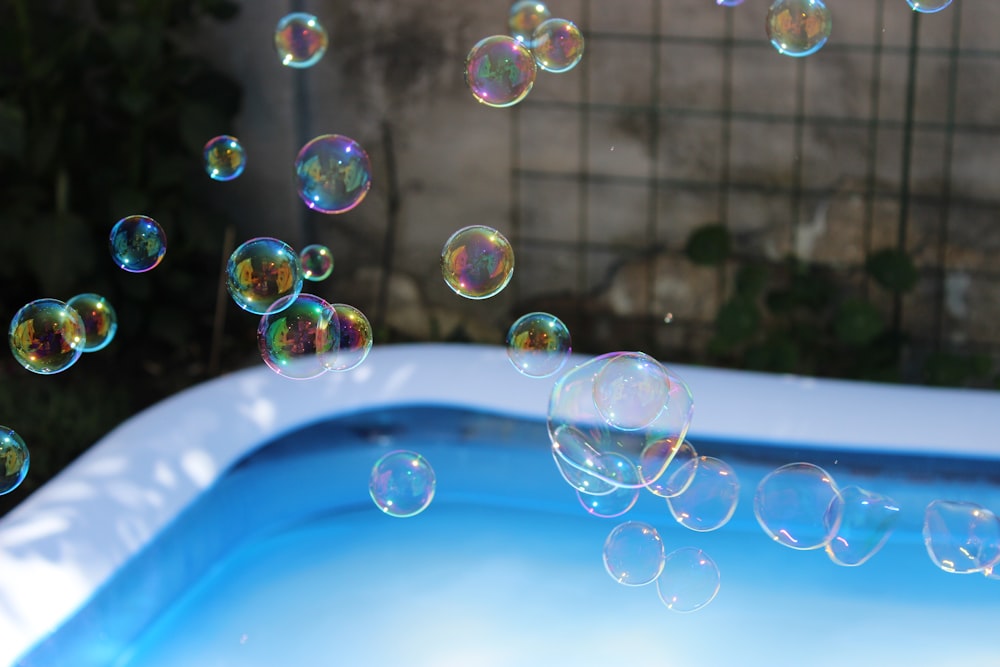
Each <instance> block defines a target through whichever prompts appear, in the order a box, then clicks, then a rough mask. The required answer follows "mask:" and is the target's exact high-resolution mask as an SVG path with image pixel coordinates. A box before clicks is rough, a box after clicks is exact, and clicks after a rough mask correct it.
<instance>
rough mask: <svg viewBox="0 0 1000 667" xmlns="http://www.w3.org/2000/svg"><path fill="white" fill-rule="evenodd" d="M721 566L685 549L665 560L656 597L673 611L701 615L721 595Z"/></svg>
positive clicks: (695, 551) (668, 555) (693, 550)
mask: <svg viewBox="0 0 1000 667" xmlns="http://www.w3.org/2000/svg"><path fill="white" fill-rule="evenodd" d="M719 583H720V576H719V566H718V565H716V564H715V561H714V560H712V559H711V558H709V556H708V554H706V553H705V552H704V551H702V550H701V549H695V548H694V547H682V548H680V549H677V550H676V551H671V552H670V553H669V554H667V555H666V557H665V558H664V559H663V572H662V573H660V576H659V578H657V580H656V593H657V595H659V596H660V601H661V602H663V604H665V605H666V606H667V609H669V610H670V611H676V612H680V613H689V612H692V611H698V610H699V609H701V608H702V607H704V606H705V605H707V604H708V603H709V602H711V601H712V600H714V599H715V596H716V595H717V594H718V592H719Z"/></svg>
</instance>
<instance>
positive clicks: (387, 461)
mask: <svg viewBox="0 0 1000 667" xmlns="http://www.w3.org/2000/svg"><path fill="white" fill-rule="evenodd" d="M436 484H437V481H436V478H435V476H434V469H433V468H431V464H430V463H428V462H427V459H425V458H424V457H423V456H421V455H420V454H417V453H416V452H409V451H405V450H399V451H395V452H389V453H388V454H386V455H385V456H383V457H382V458H380V459H379V460H378V461H376V462H375V466H374V467H373V468H372V475H371V479H370V480H369V482H368V493H369V494H370V495H371V497H372V500H373V501H375V504H376V505H377V506H378V508H379V509H380V510H382V511H383V512H385V513H386V514H388V515H389V516H394V517H399V518H405V517H410V516H415V515H417V514H420V513H421V512H423V511H424V510H425V509H427V506H428V505H430V504H431V500H433V499H434V488H435V486H436Z"/></svg>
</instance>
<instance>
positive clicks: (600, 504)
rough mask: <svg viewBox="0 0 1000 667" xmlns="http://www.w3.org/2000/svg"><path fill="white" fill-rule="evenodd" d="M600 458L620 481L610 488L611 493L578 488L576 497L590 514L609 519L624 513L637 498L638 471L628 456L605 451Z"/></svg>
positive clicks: (631, 506)
mask: <svg viewBox="0 0 1000 667" xmlns="http://www.w3.org/2000/svg"><path fill="white" fill-rule="evenodd" d="M601 458H602V462H603V465H604V466H605V467H606V469H607V470H608V471H609V472H610V474H612V475H614V476H616V477H618V478H620V479H621V480H622V483H621V484H620V485H618V486H616V487H615V488H614V489H612V491H611V493H605V494H601V495H593V494H590V493H584V492H581V491H579V490H578V491H577V492H576V497H577V500H578V501H579V502H580V505H582V506H583V509H585V510H586V511H587V513H588V514H590V515H591V516H596V517H600V518H602V519H610V518H613V517H618V516H621V515H623V514H625V513H626V512H628V511H629V510H630V509H632V508H633V507H634V506H635V503H636V501H637V500H639V488H638V487H639V485H638V484H637V480H638V476H639V472H638V471H637V470H636V469H635V466H634V465H632V462H631V461H629V460H628V458H626V457H624V456H621V455H620V454H615V453H607V454H604V455H603V456H602V457H601Z"/></svg>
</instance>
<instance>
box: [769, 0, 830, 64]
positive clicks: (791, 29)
mask: <svg viewBox="0 0 1000 667" xmlns="http://www.w3.org/2000/svg"><path fill="white" fill-rule="evenodd" d="M765 27H766V29H767V38H768V39H769V40H771V44H772V45H773V46H774V48H776V49H777V50H778V52H779V53H782V54H784V55H786V56H792V57H794V58H803V57H805V56H808V55H812V54H813V53H816V52H817V51H819V50H820V49H821V48H823V45H824V44H826V41H827V40H828V39H829V38H830V30H831V29H832V27H833V21H832V19H831V18H830V10H829V8H828V7H827V6H826V5H825V4H824V3H823V2H822V0H775V2H774V3H773V4H772V5H771V7H770V9H768V11H767V23H766V24H765Z"/></svg>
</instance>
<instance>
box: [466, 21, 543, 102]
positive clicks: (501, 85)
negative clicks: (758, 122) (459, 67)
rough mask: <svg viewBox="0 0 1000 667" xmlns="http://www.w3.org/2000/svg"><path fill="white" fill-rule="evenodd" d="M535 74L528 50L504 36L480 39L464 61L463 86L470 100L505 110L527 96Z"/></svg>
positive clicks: (511, 38)
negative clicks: (466, 88)
mask: <svg viewBox="0 0 1000 667" xmlns="http://www.w3.org/2000/svg"><path fill="white" fill-rule="evenodd" d="M537 72H538V65H537V64H536V63H535V57H534V56H533V55H531V51H530V50H529V49H528V47H526V46H525V45H524V44H522V43H521V42H519V41H517V40H516V39H514V38H513V37H507V36H506V35H494V36H492V37H487V38H485V39H482V40H480V41H479V42H478V43H477V44H476V45H475V46H473V47H472V50H471V51H469V55H468V56H467V57H466V59H465V83H466V84H467V85H468V86H469V90H471V91H472V95H473V97H475V98H476V99H477V100H479V101H480V102H482V103H483V104H485V105H487V106H491V107H509V106H512V105H514V104H517V103H518V102H520V101H521V100H523V99H524V98H525V97H527V95H528V93H529V92H531V87H532V86H534V85H535V76H536V74H537Z"/></svg>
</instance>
